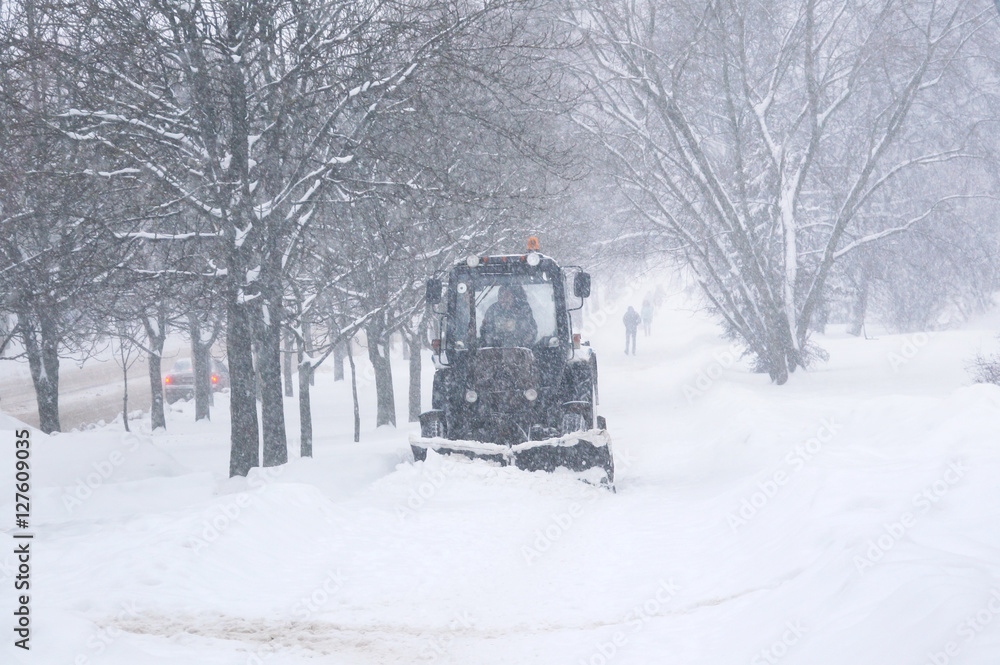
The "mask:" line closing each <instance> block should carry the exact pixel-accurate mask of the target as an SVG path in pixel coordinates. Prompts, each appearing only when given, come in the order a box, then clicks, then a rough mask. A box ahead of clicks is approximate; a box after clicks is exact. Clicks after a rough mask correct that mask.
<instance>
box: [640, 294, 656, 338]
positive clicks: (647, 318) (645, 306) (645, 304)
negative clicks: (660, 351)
mask: <svg viewBox="0 0 1000 665" xmlns="http://www.w3.org/2000/svg"><path fill="white" fill-rule="evenodd" d="M640 311H641V315H642V334H643V336H645V337H649V333H650V331H651V330H652V326H653V303H651V302H649V299H648V298H647V299H646V300H643V301H642V310H640Z"/></svg>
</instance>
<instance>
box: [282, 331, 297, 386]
mask: <svg viewBox="0 0 1000 665" xmlns="http://www.w3.org/2000/svg"><path fill="white" fill-rule="evenodd" d="M282 336H283V337H284V339H285V351H284V353H282V354H281V372H282V374H283V375H284V378H285V397H295V386H294V384H293V381H292V354H293V353H294V351H293V350H292V337H291V335H290V334H289V333H288V331H287V330H286V331H285V332H284V334H283V335H282Z"/></svg>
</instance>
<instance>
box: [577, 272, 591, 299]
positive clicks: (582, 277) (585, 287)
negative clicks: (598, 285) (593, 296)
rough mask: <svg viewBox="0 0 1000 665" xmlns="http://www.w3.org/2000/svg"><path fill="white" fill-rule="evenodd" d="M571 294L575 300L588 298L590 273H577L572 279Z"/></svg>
mask: <svg viewBox="0 0 1000 665" xmlns="http://www.w3.org/2000/svg"><path fill="white" fill-rule="evenodd" d="M573 294H574V295H575V296H576V297H577V298H588V297H590V273H586V272H578V273H577V274H576V277H574V278H573Z"/></svg>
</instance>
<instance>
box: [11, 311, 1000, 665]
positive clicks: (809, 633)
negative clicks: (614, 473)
mask: <svg viewBox="0 0 1000 665" xmlns="http://www.w3.org/2000/svg"><path fill="white" fill-rule="evenodd" d="M632 304H634V305H636V306H638V305H639V302H635V303H632ZM680 304H683V299H681V298H675V299H673V300H670V301H668V302H667V303H666V304H665V305H664V307H663V308H662V309H661V311H660V312H659V314H658V317H657V320H656V322H655V324H654V335H653V336H652V337H649V338H645V337H643V336H642V334H641V333H640V337H639V340H638V341H639V355H638V356H636V357H631V356H629V357H626V356H625V355H624V354H623V353H622V348H623V341H622V340H621V339H620V338H621V337H622V336H623V335H622V334H621V324H620V318H621V310H620V309H611V311H610V312H607V314H608V315H609V318H610V323H608V324H607V325H605V326H604V327H602V328H599V329H598V330H597V332H596V333H595V335H594V340H595V341H594V345H595V348H596V349H597V350H598V353H599V358H600V365H601V395H600V396H601V408H600V409H599V411H600V412H601V413H603V414H604V415H606V416H607V419H608V423H609V429H610V431H611V432H612V435H613V437H614V441H615V446H616V448H615V452H616V457H617V464H618V483H617V487H618V492H617V494H611V493H610V492H607V491H604V490H600V489H597V488H594V487H592V486H589V485H585V484H583V483H581V482H579V481H577V480H575V479H573V478H571V477H569V476H568V475H564V474H554V475H546V474H531V473H526V472H520V471H517V470H511V469H507V468H497V467H493V466H490V465H488V464H486V463H481V462H470V461H466V460H453V459H450V458H441V457H436V456H434V455H431V457H430V458H429V459H428V460H427V461H426V462H424V463H419V464H414V463H413V462H412V461H410V456H409V448H408V445H407V428H406V427H401V428H399V429H391V428H382V429H380V430H377V431H376V430H374V429H373V428H372V427H371V426H370V423H371V422H372V421H373V418H374V415H373V414H374V406H373V397H372V395H371V393H372V392H373V391H372V390H371V389H370V388H363V389H362V392H363V395H364V402H363V404H362V410H363V413H362V415H363V418H364V422H365V423H366V424H368V426H367V427H366V428H365V430H364V432H363V436H362V441H361V443H357V444H356V443H354V442H353V441H352V440H351V427H352V426H351V403H350V396H349V395H350V393H349V385H347V384H345V383H335V382H334V381H333V380H332V374H331V373H329V372H323V373H321V374H320V375H319V377H318V379H317V385H316V388H315V392H314V394H313V400H314V401H313V409H314V413H316V422H315V430H316V432H317V433H318V434H319V436H318V441H317V443H316V449H315V458H314V459H299V458H298V456H297V453H296V451H295V450H293V458H294V459H293V460H292V461H291V462H290V463H289V464H287V465H286V466H284V467H281V468H277V469H270V470H260V469H258V470H255V471H254V473H253V474H252V475H251V476H250V477H249V478H247V479H228V478H227V477H226V475H227V474H226V472H227V469H228V425H227V423H226V413H227V408H228V405H227V403H226V400H225V398H224V397H223V398H220V399H217V402H216V406H215V409H214V411H213V420H212V422H211V423H198V424H195V423H193V422H191V421H192V419H193V416H192V415H191V413H190V412H189V411H185V410H181V411H175V412H172V413H171V414H170V416H169V429H168V431H167V432H166V433H163V432H157V433H154V434H150V433H148V431H147V432H145V433H143V432H140V433H138V434H134V435H129V434H125V433H124V432H123V431H121V426H120V424H118V425H111V426H108V427H105V428H102V429H99V430H96V431H91V432H83V433H73V434H62V435H57V436H52V437H45V436H43V435H42V434H40V433H38V432H35V431H32V433H31V440H32V445H33V447H32V458H31V459H32V473H33V485H32V489H31V498H32V506H31V508H32V530H33V532H34V533H35V534H36V536H35V539H34V541H33V542H32V545H31V548H32V559H31V566H32V568H31V575H32V577H31V585H32V587H31V612H32V615H31V616H32V636H31V647H32V649H31V652H30V654H24V653H23V652H22V651H21V650H19V649H14V648H13V647H12V645H11V643H12V642H13V640H14V639H15V637H14V634H13V633H12V631H11V628H12V627H13V616H12V613H13V611H14V607H15V605H14V598H13V595H14V594H13V591H12V589H13V582H14V577H13V576H14V575H15V574H16V570H15V567H14V564H15V558H14V556H13V554H12V552H13V550H14V547H15V540H14V538H13V533H14V529H12V528H9V526H8V523H10V526H13V525H12V522H13V513H14V504H13V500H12V497H13V494H14V489H13V466H14V439H15V437H14V434H13V430H14V429H15V428H16V427H17V423H16V422H14V421H13V420H11V419H2V420H0V430H2V431H0V443H2V447H0V451H2V455H0V465H5V466H6V467H7V468H6V469H5V470H4V471H3V472H2V474H0V516H2V520H3V525H4V528H5V531H4V533H3V534H2V535H0V578H2V579H0V587H2V588H3V595H2V597H3V598H4V601H3V602H4V607H3V612H2V614H3V616H6V617H7V619H6V620H4V621H0V628H2V629H3V631H4V633H5V634H6V635H7V637H6V638H5V640H4V645H3V651H2V652H0V653H3V654H4V656H3V658H2V659H0V660H3V662H5V663H6V662H10V661H11V660H14V662H24V663H45V664H50V663H51V664H53V665H55V664H57V663H72V664H74V665H87V664H89V663H95V664H96V663H101V664H113V665H126V664H127V665H134V664H147V663H148V664H159V663H172V664H173V663H176V664H182V663H183V664H187V663H220V664H232V665H237V664H238V665H244V664H247V665H249V664H255V663H256V664H261V663H267V664H269V665H279V664H285V663H296V664H297V663H345V664H346V663H350V664H355V663H357V664H362V663H365V664H367V663H431V662H437V663H461V664H467V663H539V664H545V665H554V664H559V663H565V664H566V665H578V664H581V663H584V664H588V665H601V664H608V663H615V664H618V663H621V664H622V665H625V664H630V663H636V664H638V663H641V664H646V663H698V664H700V665H701V664H705V665H712V664H719V665H724V664H725V665H729V664H732V663H747V664H753V663H772V664H773V663H778V662H781V663H806V664H810V665H821V664H830V665H843V664H846V663H852V664H857V663H873V664H874V663H877V664H879V665H885V664H887V663H892V664H895V663H912V664H914V665H923V664H934V665H942V664H944V663H967V664H973V663H983V664H986V663H990V664H993V663H996V662H998V660H1000V616H998V615H1000V528H998V526H1000V482H998V480H1000V388H998V387H995V386H983V385H969V384H970V382H969V380H968V378H967V376H966V373H965V370H964V366H965V364H966V362H967V361H968V360H969V358H970V357H971V356H973V355H974V354H975V353H976V351H978V350H980V349H982V350H987V351H988V350H992V349H994V348H995V341H994V339H993V336H994V334H995V329H991V327H990V326H989V325H985V324H983V325H980V326H971V327H970V328H968V329H966V330H962V331H953V332H942V333H938V334H936V335H932V336H924V335H888V334H882V335H878V338H877V339H871V340H865V339H855V338H852V337H848V336H846V335H844V334H837V333H836V332H831V333H830V334H828V335H825V336H819V337H817V339H816V341H817V342H819V343H820V345H821V346H823V347H825V348H826V349H827V350H828V351H829V353H830V361H829V362H828V363H826V364H824V365H823V366H821V367H818V368H817V369H815V370H813V371H810V372H808V373H805V374H802V373H799V374H797V375H795V376H793V377H792V378H791V380H790V381H789V384H788V385H786V386H783V387H778V386H773V385H771V384H770V383H769V382H768V379H767V377H766V376H763V375H759V374H752V373H750V372H748V371H747V369H746V367H745V366H744V364H743V363H742V362H740V361H738V360H736V358H735V357H734V356H733V355H732V354H731V352H730V351H729V350H728V348H727V343H726V342H724V341H722V340H720V338H719V337H718V331H717V328H716V327H715V326H714V325H713V324H712V323H711V322H709V321H708V320H707V319H706V318H705V316H704V315H701V314H696V313H692V312H689V311H685V309H683V308H682V307H680V306H679V305H680ZM590 316H591V319H592V320H593V317H594V316H595V313H594V312H592V313H591V315H590ZM599 318H600V317H599V316H598V319H599ZM365 366H367V364H366V363H359V367H365ZM395 377H396V380H397V382H398V385H399V390H398V392H397V398H398V400H399V403H398V404H397V407H398V411H399V413H400V414H401V415H402V414H405V403H403V402H404V400H405V389H404V388H405V381H406V377H405V365H404V364H403V363H402V362H400V364H399V365H397V367H396V371H395ZM424 378H425V383H426V384H428V386H429V379H430V376H429V372H427V373H426V375H425V377H424ZM288 420H289V431H290V434H291V438H292V441H291V444H292V445H291V447H292V448H293V449H294V448H295V447H296V446H297V440H296V439H295V432H297V416H296V408H295V402H294V401H292V400H290V401H289V402H288Z"/></svg>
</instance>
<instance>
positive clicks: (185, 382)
mask: <svg viewBox="0 0 1000 665" xmlns="http://www.w3.org/2000/svg"><path fill="white" fill-rule="evenodd" d="M210 362H211V370H212V378H211V382H212V392H215V393H217V392H220V391H222V390H226V389H227V388H229V370H228V369H227V368H226V366H225V365H224V364H223V363H221V362H219V361H218V360H216V359H215V358H212V359H211V361H210ZM192 397H194V368H193V367H192V365H191V359H190V358H178V359H177V360H176V361H175V362H174V366H173V368H172V369H171V370H170V373H169V374H167V375H166V376H165V377H163V398H164V399H166V400H167V403H168V404H173V403H174V402H176V401H177V400H180V399H191V398H192Z"/></svg>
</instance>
